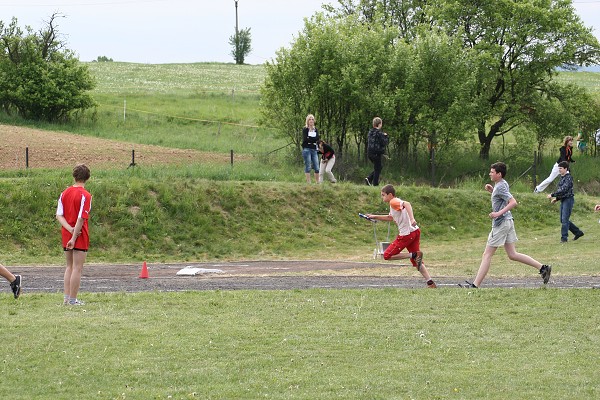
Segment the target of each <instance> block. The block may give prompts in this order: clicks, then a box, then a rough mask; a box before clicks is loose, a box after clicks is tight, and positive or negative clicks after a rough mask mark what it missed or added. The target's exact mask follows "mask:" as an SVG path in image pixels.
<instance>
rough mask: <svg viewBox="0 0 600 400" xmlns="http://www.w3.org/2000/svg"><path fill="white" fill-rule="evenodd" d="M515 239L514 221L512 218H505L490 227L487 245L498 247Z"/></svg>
mask: <svg viewBox="0 0 600 400" xmlns="http://www.w3.org/2000/svg"><path fill="white" fill-rule="evenodd" d="M517 240H519V239H518V238H517V232H516V231H515V222H514V221H513V220H512V219H505V220H504V221H502V223H501V224H500V225H499V226H495V227H493V228H492V231H491V232H490V234H489V235H488V241H487V245H488V246H490V247H500V246H504V245H505V244H507V243H514V242H516V241H517Z"/></svg>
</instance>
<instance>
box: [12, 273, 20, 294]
mask: <svg viewBox="0 0 600 400" xmlns="http://www.w3.org/2000/svg"><path fill="white" fill-rule="evenodd" d="M10 288H11V289H12V292H13V296H15V299H17V298H19V295H20V294H21V275H15V280H14V281H12V282H11V283H10Z"/></svg>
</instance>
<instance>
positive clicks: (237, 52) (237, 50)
mask: <svg viewBox="0 0 600 400" xmlns="http://www.w3.org/2000/svg"><path fill="white" fill-rule="evenodd" d="M233 1H234V2H235V63H236V64H238V60H239V57H240V31H239V30H238V11H237V10H238V1H239V0H233Z"/></svg>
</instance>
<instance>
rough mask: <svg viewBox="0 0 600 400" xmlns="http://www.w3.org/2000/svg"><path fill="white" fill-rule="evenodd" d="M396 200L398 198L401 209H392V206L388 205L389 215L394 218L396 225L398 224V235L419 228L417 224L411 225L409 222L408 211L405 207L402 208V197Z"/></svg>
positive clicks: (403, 234) (404, 234)
mask: <svg viewBox="0 0 600 400" xmlns="http://www.w3.org/2000/svg"><path fill="white" fill-rule="evenodd" d="M398 200H400V204H401V206H402V209H401V210H400V211H397V210H394V209H393V208H392V207H390V214H389V215H391V216H392V218H393V219H394V222H395V223H396V225H398V234H399V235H400V236H406V235H408V234H410V233H411V232H414V231H416V230H417V229H419V227H418V226H417V225H415V226H412V225H411V224H410V218H409V217H408V211H406V208H404V201H403V200H402V199H398Z"/></svg>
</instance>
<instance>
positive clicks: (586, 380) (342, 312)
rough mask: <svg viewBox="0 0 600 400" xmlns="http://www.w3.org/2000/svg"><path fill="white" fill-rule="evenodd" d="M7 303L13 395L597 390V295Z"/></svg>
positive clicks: (0, 323)
mask: <svg viewBox="0 0 600 400" xmlns="http://www.w3.org/2000/svg"><path fill="white" fill-rule="evenodd" d="M86 299H87V300H88V304H87V305H86V306H84V307H64V306H61V305H59V304H60V302H61V300H62V297H61V295H60V294H52V295H24V296H23V297H22V298H21V299H19V300H18V301H14V300H13V299H12V298H11V297H9V296H8V295H7V294H5V293H3V294H2V296H0V309H1V310H3V314H4V316H3V318H0V332H1V333H0V338H1V340H2V343H3V344H4V346H3V349H2V352H1V354H2V360H3V361H2V382H3V384H2V385H0V396H1V398H4V399H9V398H10V399H194V398H200V399H258V398H274V399H331V398H341V399H367V398H368V399H480V398H492V399H567V398H568V399H593V398H598V397H599V396H600V372H599V369H598V365H597V364H598V355H599V354H598V348H597V344H598V342H599V340H600V325H599V321H600V315H599V314H600V290H594V289H579V290H560V289H480V290H467V289H458V288H456V289H454V288H453V289H440V290H427V289H419V290H401V289H400V290H396V289H383V290H378V289H365V290H293V291H207V292H180V293H160V292H154V293H137V294H125V293H111V294H90V295H87V296H86Z"/></svg>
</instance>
